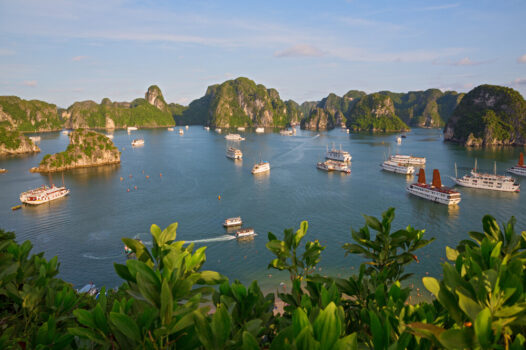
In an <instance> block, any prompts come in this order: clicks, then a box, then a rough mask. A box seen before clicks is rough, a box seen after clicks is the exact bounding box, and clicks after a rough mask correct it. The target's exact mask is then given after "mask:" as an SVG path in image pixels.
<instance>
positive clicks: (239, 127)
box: [237, 126, 245, 131]
mask: <svg viewBox="0 0 526 350" xmlns="http://www.w3.org/2000/svg"><path fill="white" fill-rule="evenodd" d="M237 131H245V127H244V126H238V128H237Z"/></svg>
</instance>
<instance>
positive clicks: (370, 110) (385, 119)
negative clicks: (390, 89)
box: [347, 93, 409, 132]
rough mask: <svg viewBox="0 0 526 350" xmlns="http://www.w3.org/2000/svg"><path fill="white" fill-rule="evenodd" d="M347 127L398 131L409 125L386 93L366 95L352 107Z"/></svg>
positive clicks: (357, 129)
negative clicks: (399, 115)
mask: <svg viewBox="0 0 526 350" xmlns="http://www.w3.org/2000/svg"><path fill="white" fill-rule="evenodd" d="M347 127H348V128H349V129H351V130H353V131H368V132H398V131H407V130H409V127H408V126H407V125H406V124H405V123H404V122H403V121H402V120H401V119H400V118H398V116H397V115H396V114H395V108H394V104H393V100H392V99H391V98H390V97H389V96H386V95H382V94H380V93H374V94H369V95H366V96H364V97H362V98H360V100H359V101H358V102H357V103H356V105H355V106H354V107H353V108H352V109H351V112H350V114H349V118H348V119H347Z"/></svg>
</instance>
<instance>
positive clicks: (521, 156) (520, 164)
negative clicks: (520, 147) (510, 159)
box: [519, 152, 524, 166]
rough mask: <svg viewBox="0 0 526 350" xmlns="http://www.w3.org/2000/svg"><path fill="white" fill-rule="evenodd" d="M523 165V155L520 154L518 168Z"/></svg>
mask: <svg viewBox="0 0 526 350" xmlns="http://www.w3.org/2000/svg"><path fill="white" fill-rule="evenodd" d="M523 165H524V153H522V152H521V155H520V156H519V166H523Z"/></svg>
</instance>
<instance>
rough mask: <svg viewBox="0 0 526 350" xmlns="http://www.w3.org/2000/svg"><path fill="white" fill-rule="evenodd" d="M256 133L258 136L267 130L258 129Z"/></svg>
mask: <svg viewBox="0 0 526 350" xmlns="http://www.w3.org/2000/svg"><path fill="white" fill-rule="evenodd" d="M256 132H257V133H258V134H261V133H264V132H265V128H256Z"/></svg>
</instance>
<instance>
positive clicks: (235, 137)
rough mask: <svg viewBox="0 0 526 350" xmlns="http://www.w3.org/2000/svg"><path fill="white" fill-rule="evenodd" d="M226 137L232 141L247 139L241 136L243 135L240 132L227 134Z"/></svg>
mask: <svg viewBox="0 0 526 350" xmlns="http://www.w3.org/2000/svg"><path fill="white" fill-rule="evenodd" d="M225 139H227V140H230V141H244V140H245V138H244V137H241V135H239V134H228V135H226V136H225Z"/></svg>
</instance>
